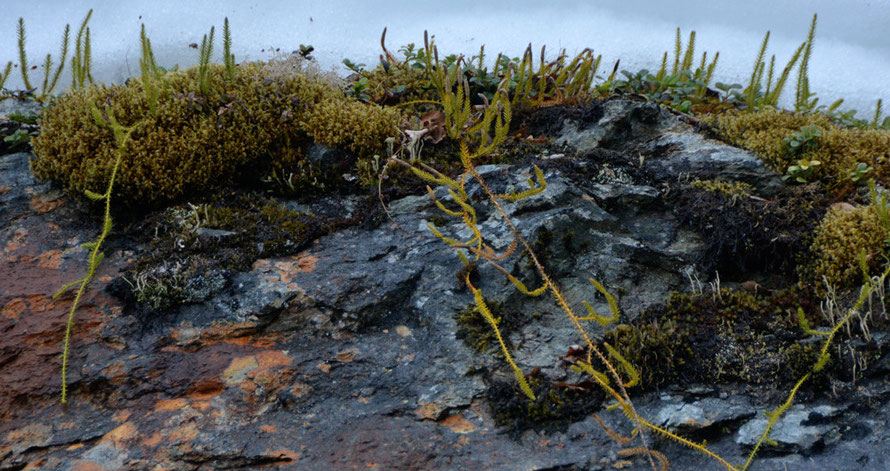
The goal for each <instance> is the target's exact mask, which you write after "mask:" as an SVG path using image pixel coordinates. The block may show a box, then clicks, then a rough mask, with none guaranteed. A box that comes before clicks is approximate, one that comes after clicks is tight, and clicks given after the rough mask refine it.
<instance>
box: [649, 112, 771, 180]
mask: <svg viewBox="0 0 890 471" xmlns="http://www.w3.org/2000/svg"><path fill="white" fill-rule="evenodd" d="M639 152H640V153H641V155H643V156H645V158H646V160H645V162H646V163H645V165H646V167H647V168H650V169H652V171H653V172H655V174H656V175H657V176H658V177H659V178H662V179H668V178H671V177H680V176H683V175H688V176H689V177H691V178H699V179H702V180H722V181H739V182H742V183H747V184H749V185H751V186H752V187H754V189H755V190H756V191H757V193H759V194H761V195H763V196H773V195H775V193H776V192H777V191H778V190H779V189H780V188H781V187H782V184H783V183H782V179H781V178H780V176H779V175H778V174H776V172H774V171H773V170H772V169H770V168H769V167H767V166H766V165H765V164H764V163H763V161H761V160H760V159H759V158H758V157H757V156H755V155H754V154H752V153H751V152H748V151H746V150H743V149H738V148H736V147H732V146H728V145H726V144H723V143H721V142H718V141H714V140H712V139H706V138H705V137H704V136H702V135H700V134H695V133H692V132H690V130H689V129H683V130H681V131H678V132H671V133H666V134H663V135H661V136H659V137H657V138H655V139H653V140H651V141H649V142H646V143H645V144H644V145H643V146H641V147H640V148H639Z"/></svg>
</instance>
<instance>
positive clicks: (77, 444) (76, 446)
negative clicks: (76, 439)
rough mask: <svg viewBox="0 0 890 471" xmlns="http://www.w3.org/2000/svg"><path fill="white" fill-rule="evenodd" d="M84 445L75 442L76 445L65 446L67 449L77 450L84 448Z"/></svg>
mask: <svg viewBox="0 0 890 471" xmlns="http://www.w3.org/2000/svg"><path fill="white" fill-rule="evenodd" d="M82 447H83V443H75V444H74V445H71V446H69V447H68V448H65V449H66V450H68V451H71V450H76V449H78V448H82Z"/></svg>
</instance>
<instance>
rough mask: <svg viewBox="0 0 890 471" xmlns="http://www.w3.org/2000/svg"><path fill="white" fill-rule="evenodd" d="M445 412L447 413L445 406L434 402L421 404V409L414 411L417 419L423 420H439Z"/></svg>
mask: <svg viewBox="0 0 890 471" xmlns="http://www.w3.org/2000/svg"><path fill="white" fill-rule="evenodd" d="M443 411H445V406H443V405H441V404H436V403H434V402H421V403H420V407H419V408H418V409H417V410H415V411H414V415H416V416H417V418H418V419H421V420H423V419H427V420H438V418H439V417H440V416H441V415H442V412H443Z"/></svg>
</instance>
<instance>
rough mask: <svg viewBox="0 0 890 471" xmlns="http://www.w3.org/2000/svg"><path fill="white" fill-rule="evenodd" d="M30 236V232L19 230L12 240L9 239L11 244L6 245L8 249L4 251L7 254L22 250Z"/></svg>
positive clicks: (14, 233)
mask: <svg viewBox="0 0 890 471" xmlns="http://www.w3.org/2000/svg"><path fill="white" fill-rule="evenodd" d="M27 236H28V230H27V229H25V228H22V227H20V228H18V229H16V230H15V232H13V234H12V238H11V239H9V242H7V243H6V247H5V248H4V249H3V250H4V251H5V252H6V253H9V252H14V251H16V250H18V249H19V248H21V246H22V245H23V244H24V242H25V237H27Z"/></svg>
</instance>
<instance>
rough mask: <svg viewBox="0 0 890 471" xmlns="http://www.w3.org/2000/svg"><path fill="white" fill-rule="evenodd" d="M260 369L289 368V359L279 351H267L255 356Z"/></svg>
mask: <svg viewBox="0 0 890 471" xmlns="http://www.w3.org/2000/svg"><path fill="white" fill-rule="evenodd" d="M256 360H257V362H258V363H259V366H260V368H272V367H275V366H290V364H291V361H293V360H292V359H291V357H289V356H287V355H286V354H285V353H284V352H282V351H281V350H267V351H265V352H260V353H258V354H257V355H256Z"/></svg>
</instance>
